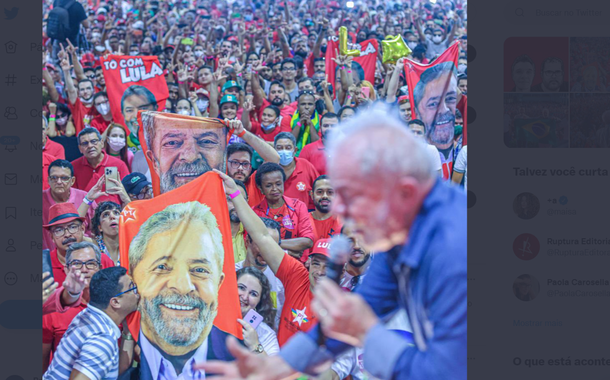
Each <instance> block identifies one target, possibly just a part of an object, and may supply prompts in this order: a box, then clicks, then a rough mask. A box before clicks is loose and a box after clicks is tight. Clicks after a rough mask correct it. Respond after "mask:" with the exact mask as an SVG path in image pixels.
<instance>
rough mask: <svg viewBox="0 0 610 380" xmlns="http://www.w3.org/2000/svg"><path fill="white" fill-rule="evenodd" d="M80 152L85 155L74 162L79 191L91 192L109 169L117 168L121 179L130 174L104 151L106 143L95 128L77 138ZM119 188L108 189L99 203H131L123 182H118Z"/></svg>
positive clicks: (119, 162)
mask: <svg viewBox="0 0 610 380" xmlns="http://www.w3.org/2000/svg"><path fill="white" fill-rule="evenodd" d="M77 142H78V150H80V152H81V153H82V154H83V156H82V157H80V158H77V159H76V160H74V161H72V166H73V167H74V175H75V176H76V183H75V186H74V187H76V188H77V189H80V190H84V191H89V190H90V189H91V188H92V187H93V186H95V184H96V183H97V182H98V181H99V179H100V178H101V177H103V176H104V173H105V169H106V168H107V167H116V168H117V169H118V172H119V176H120V179H123V178H124V177H125V176H126V175H127V174H129V169H127V165H125V163H124V162H123V161H122V160H120V159H118V158H116V157H112V156H110V155H109V154H106V153H105V152H104V150H103V148H104V143H103V141H102V136H101V135H100V132H99V131H98V130H97V129H95V128H91V127H89V128H85V129H83V130H82V131H81V133H79V134H78V137H77ZM115 185H117V187H115V188H112V189H106V190H105V192H106V194H107V195H103V196H101V197H100V198H99V199H98V203H101V202H104V201H113V202H115V203H118V204H127V203H129V201H130V199H129V195H127V193H126V192H125V189H124V188H123V185H122V184H121V181H116V183H115Z"/></svg>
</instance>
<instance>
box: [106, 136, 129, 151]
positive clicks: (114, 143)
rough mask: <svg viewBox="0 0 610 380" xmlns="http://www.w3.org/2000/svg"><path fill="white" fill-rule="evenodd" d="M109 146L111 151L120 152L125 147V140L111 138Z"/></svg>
mask: <svg viewBox="0 0 610 380" xmlns="http://www.w3.org/2000/svg"><path fill="white" fill-rule="evenodd" d="M108 146H110V149H112V150H114V151H115V152H118V151H119V150H121V149H123V147H125V139H124V138H122V137H109V138H108Z"/></svg>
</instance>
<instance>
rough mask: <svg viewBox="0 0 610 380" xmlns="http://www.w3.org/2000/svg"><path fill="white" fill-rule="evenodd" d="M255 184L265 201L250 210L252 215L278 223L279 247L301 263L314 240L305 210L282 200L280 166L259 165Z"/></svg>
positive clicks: (301, 205)
mask: <svg viewBox="0 0 610 380" xmlns="http://www.w3.org/2000/svg"><path fill="white" fill-rule="evenodd" d="M255 180H256V186H257V187H258V188H259V189H260V191H261V192H262V193H263V196H264V197H265V198H264V199H263V200H262V201H261V203H259V204H258V205H257V206H256V207H254V208H253V209H254V212H255V213H256V214H257V215H258V216H262V217H265V218H269V219H272V220H275V221H276V222H278V223H280V225H281V226H282V228H281V238H282V243H281V247H282V248H283V249H285V250H286V251H287V252H288V254H290V255H291V256H292V257H295V258H297V259H300V258H301V256H302V255H303V251H304V250H306V249H308V248H311V246H312V245H313V239H314V235H313V228H312V226H311V222H310V221H309V214H308V213H307V207H306V206H305V204H304V203H303V202H301V201H299V200H298V199H293V198H288V197H285V196H284V182H285V181H286V174H285V173H284V170H283V169H282V167H281V166H280V165H278V164H274V163H270V162H266V163H264V164H262V165H261V166H260V167H259V168H258V170H257V171H256V176H255ZM246 230H247V229H246Z"/></svg>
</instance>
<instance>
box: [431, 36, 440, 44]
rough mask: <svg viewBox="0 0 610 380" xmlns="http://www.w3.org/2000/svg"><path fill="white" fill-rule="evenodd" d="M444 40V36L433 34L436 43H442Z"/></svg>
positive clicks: (433, 40)
mask: <svg viewBox="0 0 610 380" xmlns="http://www.w3.org/2000/svg"><path fill="white" fill-rule="evenodd" d="M442 40H443V36H432V42H434V43H435V44H438V43H440V42H441V41H442Z"/></svg>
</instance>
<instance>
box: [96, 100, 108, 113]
mask: <svg viewBox="0 0 610 380" xmlns="http://www.w3.org/2000/svg"><path fill="white" fill-rule="evenodd" d="M95 109H96V110H97V112H99V113H100V114H102V115H106V114H107V113H108V111H110V106H109V105H108V104H106V103H104V104H99V105H97V106H95Z"/></svg>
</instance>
